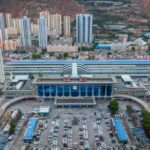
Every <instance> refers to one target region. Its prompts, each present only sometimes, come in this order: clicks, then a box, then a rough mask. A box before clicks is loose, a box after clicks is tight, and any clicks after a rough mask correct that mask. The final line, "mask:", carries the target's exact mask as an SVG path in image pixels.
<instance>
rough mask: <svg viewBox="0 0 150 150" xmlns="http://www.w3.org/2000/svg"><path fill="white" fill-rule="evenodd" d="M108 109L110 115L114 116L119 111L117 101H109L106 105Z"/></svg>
mask: <svg viewBox="0 0 150 150" xmlns="http://www.w3.org/2000/svg"><path fill="white" fill-rule="evenodd" d="M108 109H109V110H110V112H111V114H112V115H115V114H116V112H117V111H118V109H119V103H118V102H117V100H115V99H114V100H111V101H110V102H109V104H108Z"/></svg>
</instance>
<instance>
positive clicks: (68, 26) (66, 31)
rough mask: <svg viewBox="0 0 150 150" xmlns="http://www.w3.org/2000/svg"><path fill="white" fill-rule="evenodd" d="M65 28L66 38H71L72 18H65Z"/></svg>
mask: <svg viewBox="0 0 150 150" xmlns="http://www.w3.org/2000/svg"><path fill="white" fill-rule="evenodd" d="M63 28H64V36H70V30H71V29H70V16H64V22H63Z"/></svg>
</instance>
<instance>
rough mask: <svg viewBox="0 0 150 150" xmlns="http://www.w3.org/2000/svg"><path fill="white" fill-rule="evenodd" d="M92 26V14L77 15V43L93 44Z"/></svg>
mask: <svg viewBox="0 0 150 150" xmlns="http://www.w3.org/2000/svg"><path fill="white" fill-rule="evenodd" d="M92 24H93V16H92V15H91V14H77V15H76V43H77V44H89V43H92V40H93V37H92Z"/></svg>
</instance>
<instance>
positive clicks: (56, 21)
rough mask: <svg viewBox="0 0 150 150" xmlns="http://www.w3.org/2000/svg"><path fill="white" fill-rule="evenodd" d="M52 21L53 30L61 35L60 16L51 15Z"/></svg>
mask: <svg viewBox="0 0 150 150" xmlns="http://www.w3.org/2000/svg"><path fill="white" fill-rule="evenodd" d="M53 17H54V18H53V20H54V23H53V24H54V30H55V31H57V32H58V34H62V21H61V14H55V15H53Z"/></svg>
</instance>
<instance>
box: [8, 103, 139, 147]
mask: <svg viewBox="0 0 150 150" xmlns="http://www.w3.org/2000/svg"><path fill="white" fill-rule="evenodd" d="M31 104H32V105H31ZM41 105H42V106H43V105H45V106H46V105H50V113H49V115H48V116H44V117H43V116H39V115H37V114H34V115H32V117H37V118H38V124H37V127H36V131H35V134H34V139H33V141H32V142H31V143H30V144H29V145H30V149H32V150H104V149H114V150H115V149H116V150H117V149H118V150H119V149H120V150H122V146H123V144H122V143H119V142H118V138H117V136H116V134H115V132H114V130H113V127H112V121H111V119H112V116H111V115H110V113H109V111H108V109H107V105H108V101H104V100H103V101H99V102H97V107H96V108H55V107H54V106H53V102H48V101H47V102H43V103H42V102H36V101H34V102H31V101H28V102H21V103H18V104H16V105H14V106H12V107H10V108H9V110H12V109H13V110H15V109H17V108H21V109H22V111H23V113H24V116H25V118H24V121H25V119H26V118H27V114H30V113H31V112H32V110H33V109H35V108H37V107H39V106H41ZM119 105H120V111H119V113H118V115H117V117H121V116H122V114H125V115H126V116H127V114H126V106H127V105H129V102H128V101H120V102H119ZM130 105H132V106H133V107H134V108H135V109H138V110H139V109H140V106H139V105H138V104H135V103H134V102H130ZM25 106H26V107H25ZM122 120H123V119H122ZM125 122H126V121H125ZM127 123H128V122H127ZM18 132H19V131H17V133H18ZM24 132H25V127H24V128H23V129H22V131H21V132H19V137H18V134H17V133H15V136H14V138H13V141H12V142H11V143H10V144H12V145H11V146H14V148H13V149H12V150H14V149H15V150H19V149H18V147H20V146H21V145H28V144H27V143H24V141H23V135H24ZM16 139H17V140H16ZM14 142H15V145H13V143H14ZM132 144H133V142H131V141H130V137H129V141H128V143H127V144H126V148H130V147H131V146H132Z"/></svg>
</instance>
